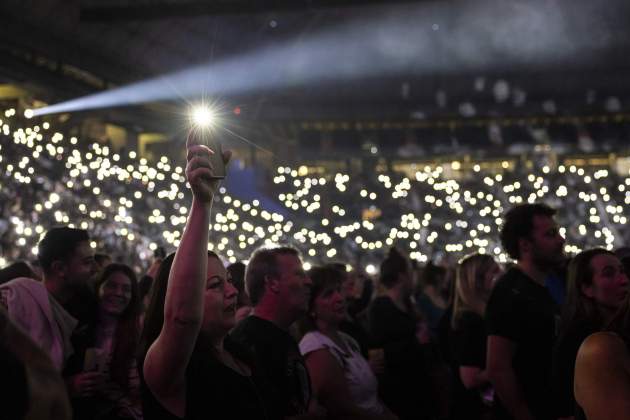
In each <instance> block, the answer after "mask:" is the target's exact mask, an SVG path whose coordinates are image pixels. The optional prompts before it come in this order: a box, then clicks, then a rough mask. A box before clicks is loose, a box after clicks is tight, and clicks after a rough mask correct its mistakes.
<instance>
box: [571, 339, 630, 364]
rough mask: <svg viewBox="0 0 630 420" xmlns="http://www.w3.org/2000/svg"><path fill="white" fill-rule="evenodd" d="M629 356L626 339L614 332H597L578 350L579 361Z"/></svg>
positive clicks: (606, 360) (605, 359)
mask: <svg viewBox="0 0 630 420" xmlns="http://www.w3.org/2000/svg"><path fill="white" fill-rule="evenodd" d="M624 357H628V347H627V345H626V343H625V341H624V340H623V339H622V338H621V337H620V336H619V335H618V334H615V333H614V332H608V331H605V332H597V333H595V334H591V335H590V336H588V337H587V338H586V340H584V342H583V343H582V345H581V346H580V349H579V350H578V363H579V362H580V361H586V360H591V361H598V360H601V361H603V362H609V361H613V360H619V359H620V358H624Z"/></svg>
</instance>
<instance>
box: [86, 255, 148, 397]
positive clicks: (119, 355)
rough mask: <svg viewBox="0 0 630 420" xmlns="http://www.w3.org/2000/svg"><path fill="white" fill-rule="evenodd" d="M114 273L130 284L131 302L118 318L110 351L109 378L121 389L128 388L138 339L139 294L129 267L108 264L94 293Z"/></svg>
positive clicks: (136, 283) (134, 277) (134, 276)
mask: <svg viewBox="0 0 630 420" xmlns="http://www.w3.org/2000/svg"><path fill="white" fill-rule="evenodd" d="M114 273H122V274H124V275H125V276H127V277H128V278H129V280H130V282H131V300H130V301H129V304H128V305H127V307H126V308H125V310H124V311H123V313H122V314H120V317H119V318H118V325H117V327H116V335H115V337H114V348H113V350H112V361H111V364H110V376H111V378H112V379H113V380H114V382H116V383H117V384H118V385H120V386H121V387H122V389H125V390H126V389H128V388H129V369H130V368H131V363H132V361H133V360H134V357H135V355H136V350H137V348H138V342H139V339H140V337H139V336H140V328H139V325H138V324H139V319H140V309H141V305H140V293H139V291H138V279H137V278H136V273H134V272H133V270H132V269H131V267H129V266H127V265H124V264H110V265H108V266H107V267H105V269H104V270H103V273H102V274H101V275H100V277H99V278H98V280H97V281H96V291H97V293H98V291H99V290H100V288H101V286H102V285H103V284H105V282H106V281H107V280H108V279H109V277H110V276H111V275H112V274H114Z"/></svg>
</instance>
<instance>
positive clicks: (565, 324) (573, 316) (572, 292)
mask: <svg viewBox="0 0 630 420" xmlns="http://www.w3.org/2000/svg"><path fill="white" fill-rule="evenodd" d="M598 255H611V256H613V257H614V256H615V254H614V253H612V252H610V251H607V250H605V249H603V248H595V249H589V250H588V251H583V252H580V253H579V254H578V255H576V256H575V257H573V259H572V260H571V262H570V263H569V268H568V273H567V295H566V299H565V303H564V308H563V311H562V323H561V328H562V331H561V334H563V333H566V332H569V331H572V330H573V327H574V326H584V325H590V326H592V327H593V328H596V329H599V328H602V327H603V326H604V325H603V323H604V319H603V318H602V314H601V313H600V311H599V310H598V308H597V303H596V302H595V301H594V300H593V299H592V298H590V297H588V296H586V295H585V294H584V292H583V291H582V288H583V287H584V286H590V285H592V284H593V275H594V274H595V273H594V272H593V267H592V266H591V261H593V258H595V257H597V256H598Z"/></svg>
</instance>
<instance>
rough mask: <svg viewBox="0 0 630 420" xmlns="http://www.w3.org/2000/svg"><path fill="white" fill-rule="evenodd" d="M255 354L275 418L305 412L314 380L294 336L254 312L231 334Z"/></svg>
mask: <svg viewBox="0 0 630 420" xmlns="http://www.w3.org/2000/svg"><path fill="white" fill-rule="evenodd" d="M230 336H231V337H232V338H233V339H234V340H236V341H237V342H239V343H241V344H242V345H244V346H245V347H246V348H247V349H248V350H249V351H250V352H251V353H252V354H253V355H254V358H255V361H256V366H258V367H259V368H260V372H261V375H262V376H263V377H264V379H265V380H266V382H267V384H268V387H267V389H266V390H265V393H264V398H265V399H266V406H267V407H268V409H269V412H270V415H269V417H270V418H272V419H284V417H286V416H295V415H298V414H304V413H306V412H307V410H308V404H309V401H310V399H311V381H310V377H309V376H308V371H307V369H306V365H305V364H304V358H303V357H302V354H301V353H300V349H299V347H298V345H297V343H296V342H295V340H294V339H293V337H291V335H289V333H288V332H287V331H285V330H283V329H282V328H280V327H278V326H277V325H275V324H274V323H273V322H271V321H267V320H265V319H262V318H260V317H257V316H256V315H251V316H249V317H247V318H245V319H244V320H243V321H241V322H240V323H239V324H238V325H237V326H236V327H235V328H234V330H232V332H231V333H230Z"/></svg>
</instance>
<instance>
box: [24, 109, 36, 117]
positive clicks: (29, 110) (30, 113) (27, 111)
mask: <svg viewBox="0 0 630 420" xmlns="http://www.w3.org/2000/svg"><path fill="white" fill-rule="evenodd" d="M34 115H35V113H34V112H33V110H32V109H27V110H26V111H24V117H26V118H28V119H31V118H33V116H34Z"/></svg>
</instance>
